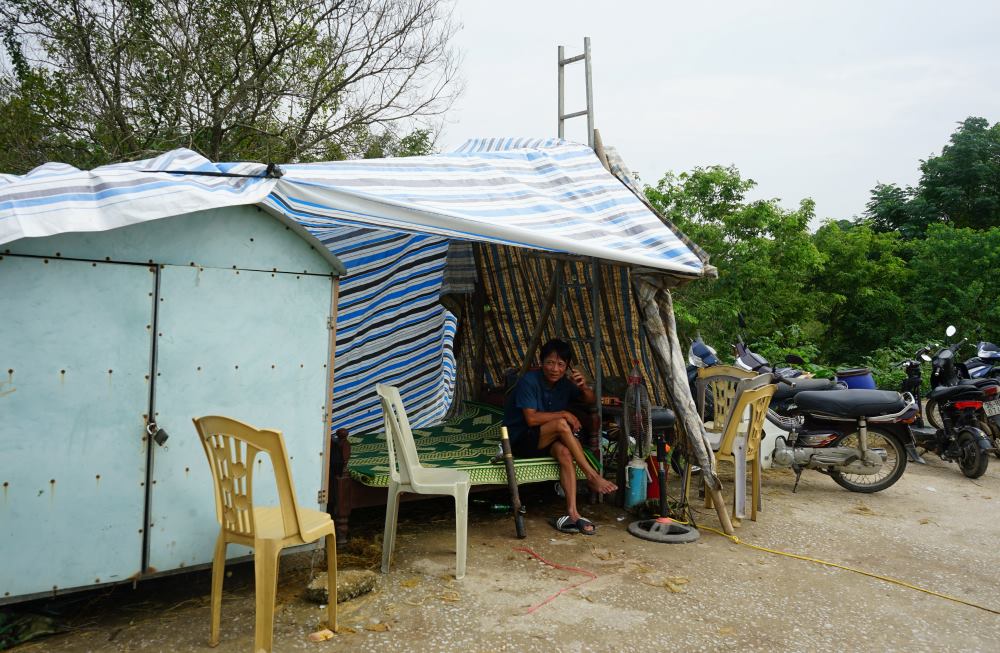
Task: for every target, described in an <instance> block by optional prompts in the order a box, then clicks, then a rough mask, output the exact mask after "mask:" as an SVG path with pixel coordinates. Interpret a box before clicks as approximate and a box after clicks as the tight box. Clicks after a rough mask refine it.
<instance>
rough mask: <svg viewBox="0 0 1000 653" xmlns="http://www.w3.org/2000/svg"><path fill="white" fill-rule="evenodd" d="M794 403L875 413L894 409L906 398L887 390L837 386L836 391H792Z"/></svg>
mask: <svg viewBox="0 0 1000 653" xmlns="http://www.w3.org/2000/svg"><path fill="white" fill-rule="evenodd" d="M795 406H796V407H797V408H798V409H799V410H800V411H802V410H804V411H810V412H812V411H815V412H819V413H826V414H827V415H837V416H839V417H877V416H879V415H891V414H892V413H898V412H900V411H901V410H903V409H904V408H905V407H906V402H905V401H903V397H902V396H901V395H900V394H899V393H898V392H893V391H891V390H838V391H837V392H815V391H812V392H810V391H806V392H800V393H798V394H797V395H795Z"/></svg>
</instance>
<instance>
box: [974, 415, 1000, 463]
mask: <svg viewBox="0 0 1000 653" xmlns="http://www.w3.org/2000/svg"><path fill="white" fill-rule="evenodd" d="M979 430H981V431H982V432H983V433H985V434H986V437H988V438H989V439H990V440H992V441H993V455H994V456H996V457H997V458H1000V426H997V425H996V424H994V423H993V420H990V419H981V420H979Z"/></svg>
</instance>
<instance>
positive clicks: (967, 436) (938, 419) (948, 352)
mask: <svg viewBox="0 0 1000 653" xmlns="http://www.w3.org/2000/svg"><path fill="white" fill-rule="evenodd" d="M945 334H946V335H947V336H948V337H949V338H951V337H952V336H954V335H955V327H954V326H949V327H948V328H947V330H946V331H945ZM965 342H966V340H965V339H963V340H961V341H959V342H956V343H954V344H951V345H945V346H943V347H941V348H940V349H939V350H938V351H937V353H936V354H934V356H933V357H932V358H931V360H930V362H931V388H932V390H931V391H930V392H929V393H928V395H927V410H926V414H927V418H928V420H927V421H928V422H929V424H926V423H924V422H923V420H920V422H918V423H917V424H916V425H914V426H912V427H911V429H910V430H911V432H912V433H913V438H914V441H915V442H916V444H917V446H919V447H922V448H923V449H926V450H927V451H931V452H933V453H935V454H937V455H938V456H939V457H940V458H941V459H942V460H945V461H948V462H956V463H958V466H959V469H961V470H962V473H963V474H964V475H965V476H967V477H968V478H979V477H980V476H982V475H983V474H985V473H986V468H987V466H988V464H989V458H988V457H987V454H988V453H989V452H991V451H992V452H996V451H997V449H996V445H995V444H994V442H993V440H992V439H991V438H990V437H989V436H987V435H986V433H987V432H989V431H990V426H989V421H988V420H987V419H986V415H985V411H984V410H983V407H984V403H986V401H987V392H988V393H989V396H993V397H996V396H997V392H998V385H997V384H996V383H995V382H993V381H991V380H988V379H964V380H963V379H961V378H960V377H959V372H958V369H957V367H956V365H955V353H956V352H958V350H959V349H960V348H961V347H962V345H963V344H965ZM928 351H929V350H928V348H926V347H925V348H923V349H922V350H921V351H919V352H917V356H916V357H914V359H913V360H911V361H906V362H905V368H906V372H907V378H906V380H905V381H904V382H903V384H904V387H906V388H913V389H915V390H916V391H917V395H916V396H917V397H918V398H919V392H920V380H921V378H920V374H921V365H920V361H919V360H918V359H924V358H926V357H927V352H928ZM989 404H990V407H991V410H992V409H993V408H996V409H998V410H997V412H998V413H1000V401H997V400H996V399H994V400H992V401H990V402H989ZM983 426H985V427H986V429H987V430H986V431H984V430H983V428H981V427H983Z"/></svg>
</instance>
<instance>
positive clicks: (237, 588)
mask: <svg viewBox="0 0 1000 653" xmlns="http://www.w3.org/2000/svg"><path fill="white" fill-rule="evenodd" d="M927 458H928V461H929V464H928V465H927V466H924V467H921V466H916V465H910V466H909V467H908V469H907V472H906V474H905V475H904V476H903V478H902V479H901V480H900V481H899V483H897V484H896V486H894V487H893V488H891V489H889V490H887V491H885V492H882V493H879V494H875V495H860V494H851V493H849V492H846V491H845V490H842V489H841V488H840V487H839V486H837V485H835V484H834V483H833V482H832V481H831V480H830V479H829V478H827V477H825V476H822V475H820V474H818V473H814V472H806V473H805V474H803V477H802V482H801V484H800V486H799V489H798V493H797V494H794V495H793V494H792V492H791V490H792V482H793V477H792V475H791V474H790V473H786V472H782V471H779V470H774V471H768V472H767V473H766V475H765V480H764V511H763V512H762V513H761V514H760V516H759V520H758V521H757V522H756V523H752V522H750V521H749V520H747V521H745V522H744V524H743V526H742V527H741V528H739V529H737V530H738V536H739V537H740V538H741V539H742V540H743V541H745V542H748V543H752V544H755V545H758V546H763V547H768V548H774V549H779V550H782V551H787V552H790V553H795V554H799V555H804V556H810V557H815V558H819V559H823V560H827V561H832V562H837V563H840V564H844V565H848V566H852V567H857V568H860V569H864V570H867V571H870V572H873V573H876V574H882V575H886V576H891V577H893V578H897V579H900V580H904V581H906V582H908V583H910V584H912V585H916V586H919V587H922V588H926V589H930V590H934V591H936V592H940V593H943V594H948V595H951V596H955V597H958V598H961V599H964V600H966V601H970V602H973V603H977V604H980V605H982V606H985V607H988V608H991V609H993V610H1000V591H998V590H1000V581H998V578H997V568H998V565H997V550H998V547H997V542H998V541H1000V520H998V519H997V516H998V505H1000V460H997V459H995V458H994V459H992V461H991V462H992V463H994V464H993V465H992V466H991V468H990V470H989V471H988V472H987V473H986V475H985V476H983V477H982V478H980V479H978V480H975V481H973V480H970V479H967V478H965V477H964V476H962V475H961V473H960V472H959V471H958V467H957V466H956V465H954V464H948V463H944V462H941V461H940V460H938V459H937V458H935V457H934V456H927ZM671 489H672V490H673V491H676V486H673V485H672V488H671ZM729 490H731V488H729ZM526 495H527V497H528V500H527V503H528V504H529V517H528V538H527V539H525V540H517V539H515V538H514V537H513V534H514V533H513V531H514V529H513V522H512V520H511V519H510V518H509V517H508V516H506V515H498V514H492V513H490V512H488V511H486V510H477V509H476V508H475V507H473V510H472V514H471V518H470V525H469V562H468V574H467V576H466V577H465V578H464V579H463V580H461V581H456V580H454V579H453V577H452V576H451V574H452V573H453V569H454V546H455V545H454V529H453V521H452V519H453V517H452V508H451V506H450V505H449V503H448V502H447V501H437V500H435V501H430V502H422V503H420V504H404V505H403V507H402V510H401V517H400V525H399V536H398V543H397V554H396V557H395V561H394V564H393V568H392V571H391V573H390V574H388V575H385V576H380V578H379V581H378V584H377V586H376V589H375V591H374V592H373V593H371V594H368V595H365V596H363V597H360V598H357V599H354V600H352V601H349V602H346V603H342V604H341V605H340V614H341V618H340V621H341V625H342V626H346V627H347V628H345V629H344V632H343V633H341V634H338V635H337V636H336V637H334V638H333V639H332V640H330V641H327V642H322V643H311V642H309V641H308V640H307V638H306V636H307V634H308V633H310V632H312V631H314V630H317V629H318V628H319V627H320V622H321V621H322V619H323V614H324V610H323V609H321V608H320V606H318V605H316V604H312V603H308V602H306V601H305V600H304V599H303V598H302V590H303V588H304V586H305V584H306V583H307V582H308V580H309V578H310V576H311V574H312V573H313V568H315V569H316V570H318V569H321V568H322V560H320V559H317V556H318V555H319V554H317V555H312V554H296V555H293V556H290V557H286V558H285V559H284V560H283V564H282V572H281V580H280V589H279V596H278V608H277V612H276V618H275V647H274V650H275V651H294V650H303V651H315V652H317V653H319V652H322V651H335V650H336V651H339V650H350V651H387V650H388V651H394V650H398V651H539V652H544V653H553V652H558V651H567V652H569V651H607V650H612V649H619V650H635V651H660V650H669V649H679V650H720V649H728V650H737V649H738V650H744V651H842V650H851V651H897V650H898V651H903V650H905V651H997V650H1000V615H998V614H993V613H990V612H987V611H984V610H981V609H978V608H975V607H970V606H967V605H962V604H959V603H955V602H953V601H949V600H946V599H943V598H938V597H935V596H931V595H928V594H925V593H922V592H919V591H916V590H914V589H909V588H906V587H901V586H899V585H894V584H890V583H887V582H884V581H881V580H876V579H873V578H868V577H865V576H861V575H858V574H854V573H850V572H847V571H842V570H839V569H834V568H830V567H826V566H823V565H820V564H816V563H812V562H806V561H802V560H796V559H791V558H787V557H781V556H777V555H773V554H770V553H765V552H762V551H758V550H754V549H751V548H748V547H745V546H740V545H738V544H734V543H732V542H730V541H729V540H727V539H724V538H722V537H720V536H717V535H714V534H712V533H709V532H704V533H703V535H702V538H701V539H700V540H699V541H698V542H697V543H694V544H687V545H665V544H654V543H650V542H646V541H643V540H639V539H636V538H634V537H632V536H631V535H629V534H628V533H627V532H626V526H627V524H628V522H629V521H631V518H627V517H625V516H624V513H623V512H622V511H621V510H619V509H616V508H613V507H610V506H592V507H585V508H584V512H585V514H587V515H588V516H590V517H591V518H592V519H594V521H596V522H597V523H598V524H599V531H598V533H597V535H595V536H592V537H587V536H583V535H564V534H560V533H557V532H556V531H555V530H553V529H552V528H551V527H550V526H549V525H548V524H547V523H546V518H548V517H550V516H555V515H556V514H558V513H559V512H560V507H561V502H560V500H559V499H558V498H556V497H555V496H554V495H553V494H551V492H550V488H543V487H540V486H534V487H532V488H531V489H530V490H529V491H528V492H527V493H526ZM727 496H730V495H729V494H727ZM496 498H497V499H499V500H503V499H504V497H503V493H502V492H501V493H500V494H498V495H496ZM355 518H356V519H355ZM700 519H701V521H702V522H703V523H704V524H705V525H709V526H715V527H717V526H718V522H717V521H716V518H715V515H714V511H704V510H703V509H702V511H701V513H700ZM381 520H382V513H381V512H379V511H364V512H358V513H355V515H354V516H353V517H352V528H353V532H354V533H355V534H356V536H357V537H356V543H355V544H354V546H353V547H352V549H351V550H352V551H353V553H349V552H344V553H342V554H341V568H348V567H352V566H355V567H356V566H359V565H363V564H370V565H371V564H377V556H378V548H377V540H378V538H379V537H380V534H381V526H382V522H381ZM518 547H527V548H530V549H531V550H532V551H534V552H536V553H537V554H538V555H540V556H541V557H543V558H545V559H546V560H549V561H551V562H553V563H557V564H560V565H568V566H575V567H578V568H580V569H584V570H587V571H589V572H591V573H592V574H594V575H596V578H594V579H592V580H589V581H588V578H589V576H587V575H584V574H581V573H576V572H573V571H568V570H560V569H554V568H552V567H548V566H546V565H544V564H542V563H541V562H538V561H537V560H536V559H535V558H533V557H532V556H530V555H528V554H527V553H525V552H522V551H518V550H517V548H518ZM581 581H588V582H586V583H584V584H582V585H579V586H578V587H576V588H574V589H571V590H569V591H566V592H565V593H563V594H561V595H560V596H558V597H557V598H555V599H553V600H552V601H551V602H549V603H548V604H546V605H543V606H542V607H540V608H537V609H536V610H534V611H532V612H529V610H530V609H531V608H532V607H533V606H536V605H538V604H540V603H542V602H543V601H545V600H546V599H547V598H549V597H550V596H552V595H554V594H556V593H557V592H559V591H560V590H561V589H563V588H565V587H567V586H569V585H572V584H575V583H579V582H581ZM208 592H209V577H208V573H207V572H192V573H188V574H185V575H182V576H176V577H171V578H165V579H159V580H153V581H147V582H144V583H142V584H140V585H139V587H138V589H136V590H132V588H130V587H120V588H116V589H114V590H113V591H110V592H108V591H104V592H93V593H88V594H83V595H74V596H70V597H65V598H64V599H62V600H61V601H62V602H61V603H60V602H59V601H56V602H55V603H51V602H50V603H49V604H48V607H50V608H55V609H58V610H60V611H61V612H62V614H63V622H64V624H65V625H66V626H67V627H68V628H70V630H69V632H67V633H65V634H60V635H56V636H52V637H49V638H47V639H44V640H39V641H37V642H32V643H29V644H25V645H22V646H21V647H18V648H16V649H14V650H16V651H18V653H21V652H26V651H54V652H72V653H79V652H83V651H121V652H124V651H207V650H209V649H208V646H207V639H208V627H209V610H208ZM45 605H46V604H45V602H39V603H37V604H34V605H33V606H22V607H35V608H42V607H45ZM253 624H254V617H253V571H252V566H251V565H249V564H240V565H233V566H232V574H231V576H230V577H229V578H227V579H226V587H225V597H224V603H223V622H222V643H221V645H220V646H219V647H218V649H216V650H217V651H224V652H230V651H240V652H242V651H249V650H251V649H252V643H253Z"/></svg>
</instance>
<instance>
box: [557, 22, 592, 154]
mask: <svg viewBox="0 0 1000 653" xmlns="http://www.w3.org/2000/svg"><path fill="white" fill-rule="evenodd" d="M583 57H584V65H585V67H586V69H587V73H586V74H587V144H588V145H590V149H594V79H593V76H592V75H591V73H590V37H589V36H585V37H584V38H583ZM560 88H561V87H560ZM560 113H562V111H561V110H560Z"/></svg>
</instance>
